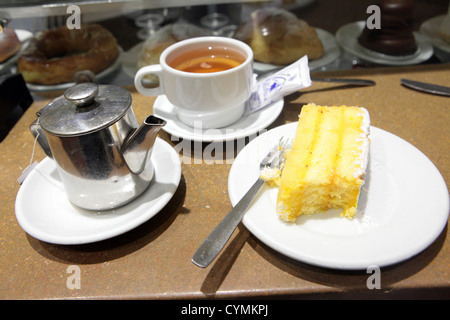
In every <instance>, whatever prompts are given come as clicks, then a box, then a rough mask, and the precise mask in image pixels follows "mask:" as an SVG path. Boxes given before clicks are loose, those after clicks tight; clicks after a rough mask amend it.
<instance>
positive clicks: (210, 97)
mask: <svg viewBox="0 0 450 320" xmlns="http://www.w3.org/2000/svg"><path fill="white" fill-rule="evenodd" d="M147 75H156V76H157V77H158V78H159V85H158V86H157V87H154V88H146V87H145V86H144V85H143V84H142V79H143V78H144V77H145V76H147ZM134 83H135V86H136V89H137V90H138V92H140V93H141V94H143V95H146V96H158V95H163V94H164V95H166V96H167V99H168V100H169V102H170V103H171V104H173V106H174V108H175V110H176V112H177V115H178V118H179V119H180V120H181V121H182V122H183V123H185V124H187V125H189V126H191V127H193V126H194V123H196V122H198V121H201V125H202V128H205V129H209V128H221V127H225V126H228V125H230V124H232V123H234V122H236V121H237V120H239V119H240V118H241V117H242V115H243V113H244V109H245V102H246V101H247V99H248V98H249V97H250V95H251V93H252V89H253V51H252V50H251V48H250V47H249V46H248V45H247V44H245V43H244V42H241V41H239V40H235V39H231V38H225V37H198V38H192V39H188V40H183V41H180V42H177V43H175V44H173V45H171V46H170V47H168V48H167V49H165V50H164V51H163V52H162V53H161V56H160V62H159V64H157V65H150V66H146V67H143V68H141V69H139V70H138V72H137V73H136V76H135V79H134Z"/></svg>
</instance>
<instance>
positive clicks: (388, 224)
mask: <svg viewBox="0 0 450 320" xmlns="http://www.w3.org/2000/svg"><path fill="white" fill-rule="evenodd" d="M296 127H297V123H291V124H288V125H284V126H280V127H277V128H275V129H272V130H270V131H268V132H266V133H265V134H263V135H261V136H259V137H257V138H256V139H254V140H252V141H251V142H250V143H249V144H248V145H247V146H246V147H245V148H244V149H243V150H242V151H241V152H240V153H239V154H238V156H237V157H236V160H235V161H234V163H233V165H232V167H231V170H230V175H229V180H228V188H229V196H230V199H231V203H232V204H233V206H234V205H236V203H237V202H238V201H239V199H240V198H241V197H242V196H243V195H244V194H245V192H246V191H247V190H248V188H249V187H250V186H251V185H252V183H253V182H254V181H255V180H256V179H257V177H258V174H259V173H258V167H259V165H258V164H259V161H260V160H261V159H262V158H263V157H264V155H265V154H266V153H267V151H268V150H269V149H270V148H271V146H272V145H274V144H275V142H277V141H278V140H279V138H280V137H281V136H286V137H294V135H295V130H296ZM277 193H278V189H277V188H269V187H267V186H264V189H262V190H261V192H260V193H259V194H258V196H257V198H256V199H255V201H254V203H253V204H252V206H251V207H250V208H249V210H248V212H247V213H246V215H245V216H244V219H243V224H244V225H245V226H246V227H247V228H248V230H249V231H250V232H252V233H253V234H254V235H255V236H256V237H257V238H258V239H259V240H261V241H262V242H263V243H265V244H266V245H268V246H269V247H271V248H272V249H274V250H276V251H278V252H280V253H282V254H284V255H286V256H288V257H290V258H292V259H295V260H298V261H302V262H304V263H308V264H312V265H316V266H321V267H326V268H333V269H343V270H362V269H366V268H367V267H368V266H370V265H377V266H379V267H383V266H387V265H392V264H395V263H398V262H401V261H403V260H406V259H408V258H410V257H412V256H414V255H416V254H418V253H419V252H421V251H422V250H424V249H425V248H427V247H428V246H429V245H430V244H431V243H433V241H434V240H435V239H436V238H437V237H438V236H439V234H440V233H441V232H442V230H443V229H444V227H445V225H446V224H447V219H448V213H449V196H448V190H447V187H446V184H445V182H444V179H443V178H442V176H441V175H440V173H439V171H438V170H437V169H436V167H435V166H434V165H433V163H432V162H431V161H430V160H429V159H428V158H427V157H426V156H425V155H424V154H423V153H422V152H420V151H419V150H418V149H416V148H415V147H414V146H412V145H411V144H409V143H408V142H406V141H404V140H402V139H401V138H399V137H397V136H395V135H393V134H391V133H388V132H386V131H383V130H381V129H378V128H375V127H371V145H370V160H369V166H368V171H367V175H366V183H365V185H364V186H363V190H362V192H361V197H360V200H359V207H358V213H357V215H356V216H355V217H354V218H353V220H349V219H347V218H342V217H339V213H338V212H333V211H331V210H330V211H329V212H326V213H318V214H315V215H311V216H309V217H308V216H305V217H300V218H299V219H297V222H296V223H286V222H283V221H282V220H280V219H279V218H278V215H277V213H276V198H277Z"/></svg>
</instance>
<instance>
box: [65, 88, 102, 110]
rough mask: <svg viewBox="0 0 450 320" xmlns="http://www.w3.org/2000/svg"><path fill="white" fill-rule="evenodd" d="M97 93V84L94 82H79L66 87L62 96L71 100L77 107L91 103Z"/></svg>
mask: <svg viewBox="0 0 450 320" xmlns="http://www.w3.org/2000/svg"><path fill="white" fill-rule="evenodd" d="M97 94H98V86H97V85H96V84H95V83H90V82H89V83H80V84H77V85H76V86H73V87H71V88H69V89H67V90H66V91H65V92H64V97H65V98H66V99H67V100H69V101H71V102H73V103H74V104H75V105H76V106H77V107H83V106H86V105H88V104H90V103H92V102H93V101H94V99H95V97H96V96H97Z"/></svg>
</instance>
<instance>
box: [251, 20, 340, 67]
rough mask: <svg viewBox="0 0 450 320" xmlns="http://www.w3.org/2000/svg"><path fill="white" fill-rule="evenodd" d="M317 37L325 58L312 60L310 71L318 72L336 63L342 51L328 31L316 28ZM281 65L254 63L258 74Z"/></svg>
mask: <svg viewBox="0 0 450 320" xmlns="http://www.w3.org/2000/svg"><path fill="white" fill-rule="evenodd" d="M316 31H317V36H318V37H319V39H320V41H321V42H322V45H323V56H322V57H321V58H320V59H317V60H310V61H309V69H310V70H317V69H319V68H322V67H324V66H326V65H328V64H330V63H332V62H333V61H335V60H336V59H337V58H338V57H339V55H340V54H341V49H340V48H339V46H338V44H337V42H336V39H335V38H334V36H333V35H332V34H331V33H329V32H328V31H325V30H322V29H318V28H316ZM279 67H280V66H279V65H274V64H269V63H263V62H258V61H255V62H254V63H253V69H254V70H255V71H257V72H258V73H260V72H264V71H270V70H273V69H277V68H279Z"/></svg>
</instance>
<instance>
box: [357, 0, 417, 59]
mask: <svg viewBox="0 0 450 320" xmlns="http://www.w3.org/2000/svg"><path fill="white" fill-rule="evenodd" d="M379 7H380V11H381V15H380V17H381V18H380V20H381V21H380V22H381V26H380V29H376V28H374V29H369V28H368V27H367V25H366V26H365V28H364V29H363V31H362V33H361V35H360V36H359V37H358V42H359V44H360V45H361V46H363V47H364V48H367V49H369V50H372V51H375V52H378V53H382V54H386V55H391V56H406V55H411V54H414V53H415V52H416V50H417V44H416V40H415V38H414V34H413V10H414V3H413V1H412V0H384V1H382V2H381V3H380V4H379Z"/></svg>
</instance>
